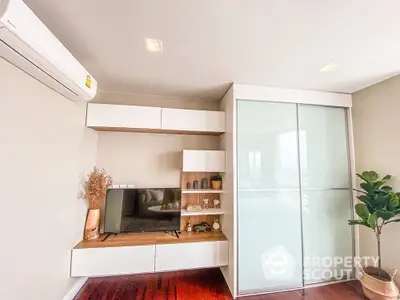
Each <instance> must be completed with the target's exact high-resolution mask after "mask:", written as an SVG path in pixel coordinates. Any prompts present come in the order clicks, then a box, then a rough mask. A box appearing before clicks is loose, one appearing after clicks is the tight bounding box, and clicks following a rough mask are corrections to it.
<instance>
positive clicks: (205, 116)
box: [86, 103, 225, 135]
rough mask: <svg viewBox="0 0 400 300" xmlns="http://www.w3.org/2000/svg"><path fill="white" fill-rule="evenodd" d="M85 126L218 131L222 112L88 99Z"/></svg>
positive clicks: (143, 129) (221, 126) (114, 128)
mask: <svg viewBox="0 0 400 300" xmlns="http://www.w3.org/2000/svg"><path fill="white" fill-rule="evenodd" d="M86 126H87V127H91V128H94V129H97V130H113V131H118V130H120V131H139V132H160V133H163V132H165V133H188V134H191V133H192V134H211V135H219V134H222V133H224V132H225V112H222V111H206V110H188V109H172V108H161V107H147V106H133V105H114V104H98V103H89V104H88V108H87V117H86Z"/></svg>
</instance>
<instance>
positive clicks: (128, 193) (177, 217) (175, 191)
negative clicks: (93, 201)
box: [104, 188, 181, 233]
mask: <svg viewBox="0 0 400 300" xmlns="http://www.w3.org/2000/svg"><path fill="white" fill-rule="evenodd" d="M104 218H105V219H104V232H105V233H122V232H136V233H137V232H157V231H175V230H176V231H178V230H180V222H181V189H180V188H150V189H136V188H135V189H110V190H108V191H107V197H106V206H105V217H104Z"/></svg>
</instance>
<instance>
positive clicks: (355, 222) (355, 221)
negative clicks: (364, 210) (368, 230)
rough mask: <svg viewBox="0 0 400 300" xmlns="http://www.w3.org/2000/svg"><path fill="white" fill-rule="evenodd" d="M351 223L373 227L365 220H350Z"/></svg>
mask: <svg viewBox="0 0 400 300" xmlns="http://www.w3.org/2000/svg"><path fill="white" fill-rule="evenodd" d="M349 225H363V226H366V227H371V226H369V225H368V223H367V222H365V221H363V220H349Z"/></svg>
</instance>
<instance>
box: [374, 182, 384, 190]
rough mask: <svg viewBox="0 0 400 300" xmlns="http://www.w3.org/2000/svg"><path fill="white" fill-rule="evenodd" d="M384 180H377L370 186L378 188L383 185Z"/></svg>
mask: <svg viewBox="0 0 400 300" xmlns="http://www.w3.org/2000/svg"><path fill="white" fill-rule="evenodd" d="M385 183H386V182H384V181H383V180H378V181H375V182H373V183H372V186H373V187H374V188H376V189H379V188H380V187H381V186H382V185H384V184H385Z"/></svg>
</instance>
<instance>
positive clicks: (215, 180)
mask: <svg viewBox="0 0 400 300" xmlns="http://www.w3.org/2000/svg"><path fill="white" fill-rule="evenodd" d="M211 187H212V188H213V189H214V190H220V189H221V187H222V177H221V176H219V175H214V176H212V177H211Z"/></svg>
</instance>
